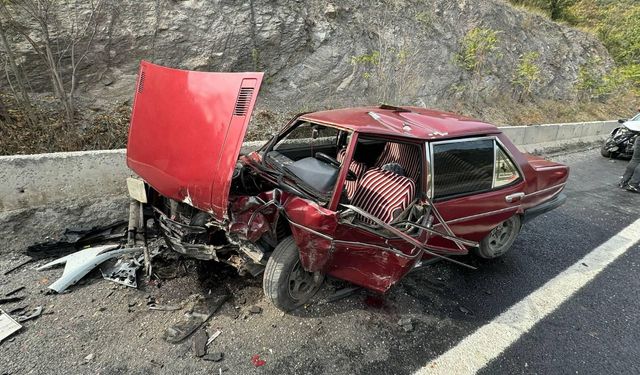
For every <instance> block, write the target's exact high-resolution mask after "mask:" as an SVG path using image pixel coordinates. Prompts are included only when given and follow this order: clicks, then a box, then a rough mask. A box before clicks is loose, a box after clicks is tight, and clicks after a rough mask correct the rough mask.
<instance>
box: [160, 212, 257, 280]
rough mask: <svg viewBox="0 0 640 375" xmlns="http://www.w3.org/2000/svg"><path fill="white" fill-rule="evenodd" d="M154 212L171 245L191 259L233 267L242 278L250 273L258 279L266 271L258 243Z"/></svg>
mask: <svg viewBox="0 0 640 375" xmlns="http://www.w3.org/2000/svg"><path fill="white" fill-rule="evenodd" d="M154 211H155V219H156V222H157V223H158V225H159V226H160V229H161V232H162V235H163V237H164V239H165V241H166V242H167V245H168V246H169V247H170V248H171V249H172V250H174V251H176V252H177V253H180V254H182V255H185V256H187V257H190V258H195V259H200V260H215V261H217V262H223V263H226V264H229V265H231V266H233V267H234V268H236V269H237V270H238V273H240V274H241V275H243V274H245V273H246V272H248V273H250V274H251V275H253V276H257V275H259V274H261V273H262V272H263V271H264V266H265V265H266V258H265V257H264V252H263V251H262V249H260V248H259V247H258V246H257V245H255V244H254V243H252V242H250V241H247V240H241V239H239V238H238V237H237V236H236V235H230V234H229V233H228V232H227V231H226V230H224V229H223V228H222V227H220V226H216V225H215V224H212V223H206V224H205V225H190V224H184V223H181V222H178V221H176V220H172V219H171V218H169V216H168V215H167V214H165V213H164V212H162V211H160V210H159V209H157V208H155V210H154ZM212 242H213V243H219V244H213V243H212Z"/></svg>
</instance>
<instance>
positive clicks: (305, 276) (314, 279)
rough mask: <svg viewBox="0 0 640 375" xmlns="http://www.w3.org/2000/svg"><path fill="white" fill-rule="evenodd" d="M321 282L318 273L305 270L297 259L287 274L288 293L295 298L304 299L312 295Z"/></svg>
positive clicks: (320, 276)
mask: <svg viewBox="0 0 640 375" xmlns="http://www.w3.org/2000/svg"><path fill="white" fill-rule="evenodd" d="M321 282H322V275H321V274H320V273H318V272H316V273H312V272H307V271H305V269H304V268H302V265H301V264H300V261H297V262H296V264H295V266H293V269H292V270H291V273H290V274H289V295H290V296H291V298H293V299H295V300H298V301H306V300H308V299H309V298H311V297H313V294H314V293H315V292H316V290H317V287H318V286H319V285H320V283H321Z"/></svg>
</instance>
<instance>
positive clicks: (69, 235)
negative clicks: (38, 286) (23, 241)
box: [27, 221, 127, 258]
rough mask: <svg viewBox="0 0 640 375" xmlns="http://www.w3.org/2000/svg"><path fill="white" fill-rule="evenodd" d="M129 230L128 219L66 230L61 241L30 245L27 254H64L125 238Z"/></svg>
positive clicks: (47, 255)
mask: <svg viewBox="0 0 640 375" xmlns="http://www.w3.org/2000/svg"><path fill="white" fill-rule="evenodd" d="M126 230H127V222H126V221H118V222H115V223H113V224H109V225H106V226H104V227H94V228H91V229H88V230H87V229H80V230H73V229H67V230H65V232H64V234H63V236H62V239H61V240H60V241H48V242H43V243H39V244H35V245H32V246H29V247H28V248H27V254H29V255H30V256H31V257H34V258H48V257H55V256H63V255H67V254H70V253H73V252H76V251H78V250H81V249H83V248H85V247H87V246H90V245H95V244H100V243H104V242H107V241H113V240H118V239H123V238H124V237H125V234H126Z"/></svg>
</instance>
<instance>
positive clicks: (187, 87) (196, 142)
mask: <svg viewBox="0 0 640 375" xmlns="http://www.w3.org/2000/svg"><path fill="white" fill-rule="evenodd" d="M262 77H263V73H209V72H194V71H186V70H177V69H170V68H166V67H162V66H159V65H154V64H151V63H149V62H146V61H143V62H142V63H141V64H140V73H139V75H138V84H137V86H136V93H135V101H134V104H133V111H132V114H131V126H130V129H129V140H128V144H127V165H128V166H129V168H131V169H132V170H133V171H134V172H136V173H137V174H138V175H139V176H140V177H142V178H143V179H144V180H145V181H146V182H147V183H149V184H150V185H151V186H152V187H153V188H154V189H155V190H157V191H158V192H159V193H160V194H162V195H164V196H166V197H169V198H172V199H175V200H177V201H181V202H184V203H187V204H190V205H192V206H194V207H197V208H199V209H201V210H203V211H207V212H209V213H211V214H213V215H214V216H215V217H216V218H217V219H218V220H223V219H225V218H226V217H227V206H228V199H229V189H230V186H231V178H232V174H233V170H234V168H235V165H236V162H237V158H238V154H239V153H240V148H241V146H242V141H243V139H244V136H245V133H246V130H247V127H248V124H249V119H250V118H251V113H252V111H253V107H254V105H255V101H256V97H257V95H258V90H259V89H260V84H261V82H262Z"/></svg>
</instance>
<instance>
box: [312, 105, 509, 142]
mask: <svg viewBox="0 0 640 375" xmlns="http://www.w3.org/2000/svg"><path fill="white" fill-rule="evenodd" d="M300 119H301V120H306V121H311V122H317V123H321V124H327V125H334V126H338V127H341V128H345V129H350V130H353V131H355V132H359V133H362V134H377V135H389V136H401V137H408V138H416V139H423V140H435V139H450V138H458V137H466V136H472V135H483V134H496V133H501V131H500V130H499V129H498V128H497V127H496V126H494V125H491V124H487V123H484V122H482V121H478V120H474V119H471V118H468V117H464V116H460V115H456V114H453V113H448V112H441V111H436V110H431V109H426V108H419V107H392V106H387V105H382V106H379V107H357V108H342V109H334V110H328V111H320V112H312V113H306V114H304V115H302V116H300Z"/></svg>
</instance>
